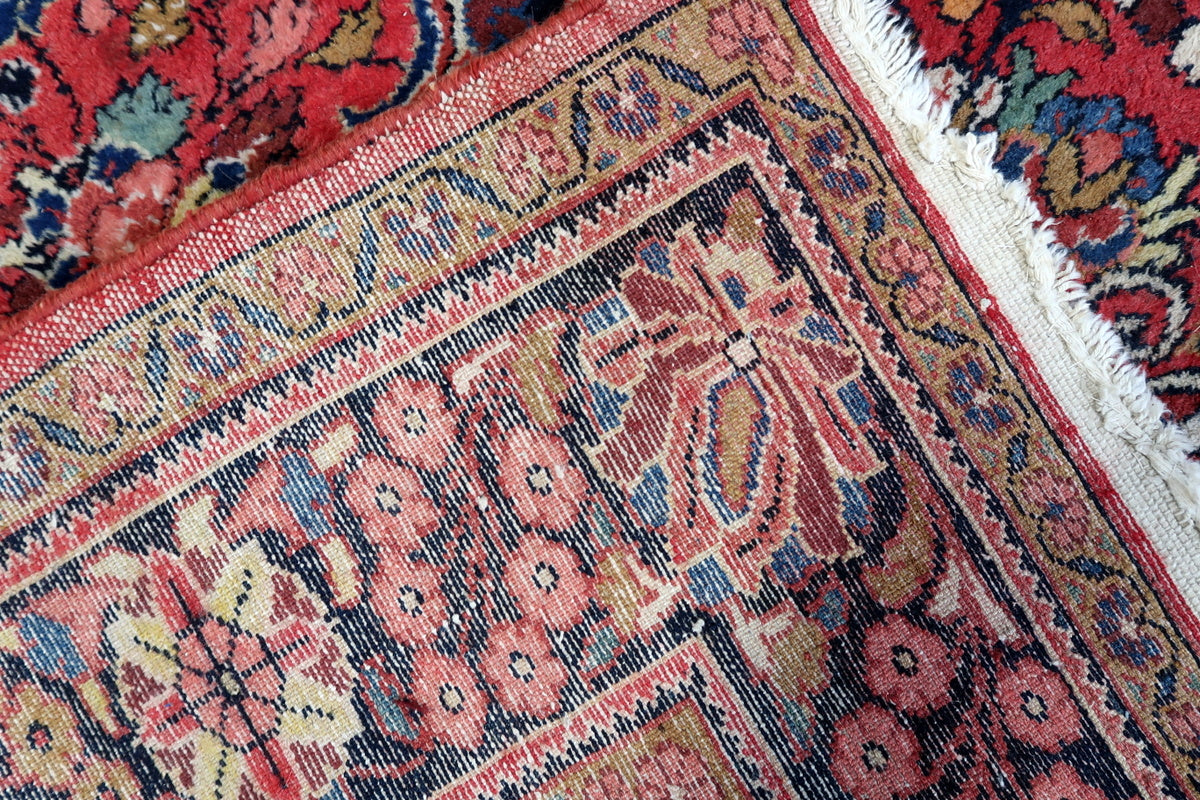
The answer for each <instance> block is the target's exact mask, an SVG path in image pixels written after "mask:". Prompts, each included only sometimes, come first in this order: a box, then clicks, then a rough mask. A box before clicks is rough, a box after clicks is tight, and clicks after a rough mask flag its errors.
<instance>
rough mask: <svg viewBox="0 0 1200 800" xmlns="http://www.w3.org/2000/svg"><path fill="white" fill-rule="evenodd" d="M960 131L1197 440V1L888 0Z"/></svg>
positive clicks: (1199, 284) (1199, 293) (1199, 187)
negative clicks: (976, 144) (1025, 190)
mask: <svg viewBox="0 0 1200 800" xmlns="http://www.w3.org/2000/svg"><path fill="white" fill-rule="evenodd" d="M897 8H898V9H899V10H901V11H903V12H904V13H905V15H906V16H907V17H908V18H909V19H911V21H912V23H913V24H914V26H915V28H916V32H917V34H918V39H919V41H920V43H921V46H922V47H923V48H924V49H925V53H926V54H925V65H926V67H927V68H928V69H929V70H930V72H931V75H932V78H933V83H934V84H935V90H936V91H937V92H938V93H939V94H940V95H941V97H942V99H943V102H945V103H946V104H948V105H949V106H950V108H951V123H952V124H953V125H954V127H955V128H957V129H960V130H970V131H975V132H980V133H995V134H996V136H997V137H998V139H999V147H998V148H997V150H996V158H995V163H996V167H997V168H998V169H999V170H1000V171H1001V172H1002V173H1003V174H1004V175H1005V176H1007V177H1010V178H1014V179H1016V178H1023V179H1025V180H1027V181H1028V182H1029V185H1030V196H1031V197H1032V198H1033V199H1034V201H1035V202H1036V203H1037V205H1038V207H1039V208H1040V209H1041V210H1042V212H1043V213H1044V214H1047V215H1049V216H1052V217H1053V218H1054V219H1055V220H1056V221H1057V231H1058V236H1059V240H1060V241H1061V242H1062V243H1063V244H1064V245H1066V246H1067V247H1068V248H1069V249H1070V250H1071V253H1072V255H1073V256H1074V258H1075V260H1076V262H1077V263H1078V265H1079V268H1080V270H1081V273H1082V276H1083V280H1084V283H1085V285H1086V286H1087V290H1088V294H1089V297H1090V301H1091V305H1092V308H1093V309H1094V310H1095V311H1096V312H1097V313H1099V314H1100V315H1101V316H1102V317H1104V318H1105V319H1107V320H1109V321H1110V322H1112V323H1113V324H1114V325H1115V326H1116V329H1117V331H1118V332H1119V333H1120V335H1121V339H1122V342H1123V344H1124V346H1125V350H1126V352H1127V353H1128V354H1129V356H1130V357H1131V358H1132V359H1134V360H1135V361H1136V362H1138V363H1139V364H1140V365H1141V366H1142V368H1143V369H1144V371H1145V373H1146V375H1147V378H1148V384H1149V387H1150V389H1151V390H1152V391H1153V392H1154V394H1155V395H1156V396H1157V397H1158V398H1159V399H1160V400H1161V401H1162V402H1163V403H1164V404H1165V405H1166V408H1167V409H1168V410H1169V413H1170V418H1171V419H1173V420H1175V421H1176V422H1178V423H1180V424H1182V425H1184V426H1185V427H1186V428H1187V429H1188V430H1189V432H1190V438H1191V441H1192V444H1193V447H1194V448H1196V449H1198V450H1200V278H1198V273H1197V270H1200V267H1198V266H1197V253H1198V252H1200V249H1198V246H1200V229H1198V228H1197V218H1200V183H1198V175H1200V171H1198V169H1197V163H1198V162H1197V148H1198V147H1200V87H1197V86H1196V83H1197V81H1200V3H1197V2H1195V0H1124V1H1123V2H1113V1H1112V0H1086V2H1081V1H1080V0H1056V1H1055V2H1027V1H1026V0H1023V1H1022V2H1004V3H1002V2H994V1H993V0H986V1H981V0H966V1H965V2H960V1H959V0H900V2H898V3H897Z"/></svg>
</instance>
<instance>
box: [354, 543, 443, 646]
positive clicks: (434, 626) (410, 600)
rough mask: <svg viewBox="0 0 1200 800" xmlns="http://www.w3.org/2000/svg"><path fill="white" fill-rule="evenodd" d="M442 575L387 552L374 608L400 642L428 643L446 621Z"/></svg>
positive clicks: (376, 584) (376, 583) (374, 591)
mask: <svg viewBox="0 0 1200 800" xmlns="http://www.w3.org/2000/svg"><path fill="white" fill-rule="evenodd" d="M440 580H441V575H439V574H438V572H437V570H435V569H434V568H433V567H431V566H429V565H428V564H423V563H420V562H416V561H410V560H408V559H407V558H405V557H404V556H401V555H395V554H392V553H388V552H386V551H385V552H384V553H383V555H382V556H381V557H380V560H379V570H378V571H377V572H376V573H375V578H374V581H373V582H372V590H371V607H372V608H374V609H375V611H376V612H377V613H378V614H379V615H380V616H381V617H383V626H384V628H385V629H386V630H387V632H388V633H389V634H391V635H392V637H393V638H395V639H396V641H398V642H404V643H406V644H413V643H418V642H429V641H431V640H432V639H433V638H434V636H436V635H437V630H438V628H440V627H441V626H442V624H443V623H444V622H445V621H446V598H445V595H443V594H442V588H441V586H440V585H439V584H440Z"/></svg>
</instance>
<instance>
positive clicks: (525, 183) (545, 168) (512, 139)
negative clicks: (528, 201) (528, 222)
mask: <svg viewBox="0 0 1200 800" xmlns="http://www.w3.org/2000/svg"><path fill="white" fill-rule="evenodd" d="M496 139H497V146H496V167H497V168H498V169H499V170H500V174H501V175H503V176H504V178H505V182H506V183H507V184H508V188H509V191H511V192H512V193H513V194H515V195H520V196H522V197H524V196H525V195H526V194H528V193H529V190H530V189H531V188H532V187H533V185H534V183H535V182H536V180H537V178H538V177H539V175H540V174H541V173H542V172H549V173H551V174H553V175H562V174H563V173H565V172H566V171H567V159H566V157H565V156H564V155H563V153H562V150H560V149H559V147H558V144H557V143H556V142H555V141H554V134H552V133H550V131H547V130H543V129H541V128H536V127H534V126H533V125H531V124H530V123H529V122H528V121H527V120H523V119H522V120H518V122H517V123H516V124H515V125H514V126H512V127H511V128H505V129H504V130H503V131H501V132H500V135H499V136H497V137H496Z"/></svg>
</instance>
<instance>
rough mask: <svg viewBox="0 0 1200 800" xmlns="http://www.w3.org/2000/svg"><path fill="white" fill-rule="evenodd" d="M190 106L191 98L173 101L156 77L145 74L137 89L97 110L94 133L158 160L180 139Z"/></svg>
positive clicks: (151, 73)
mask: <svg viewBox="0 0 1200 800" xmlns="http://www.w3.org/2000/svg"><path fill="white" fill-rule="evenodd" d="M191 104H192V101H191V99H190V98H184V99H182V100H181V99H179V98H176V97H175V96H174V95H173V94H172V93H171V89H170V87H169V86H166V85H165V84H163V83H162V82H160V81H159V79H158V76H156V75H155V74H154V73H153V72H147V73H146V74H145V75H143V76H142V80H141V82H140V83H138V85H137V86H135V87H133V88H132V89H125V90H124V91H122V92H121V93H120V94H118V95H117V96H116V98H115V99H114V100H113V102H112V103H111V104H110V105H107V106H105V107H104V108H101V109H99V110H98V111H96V131H97V133H98V134H99V135H100V136H101V137H106V138H108V139H110V140H112V141H113V142H118V143H123V144H129V145H135V146H137V147H139V148H141V149H142V150H143V151H145V153H146V155H147V156H149V157H150V158H158V157H160V156H163V155H166V153H167V151H169V150H170V149H171V148H172V147H174V146H175V145H176V144H177V143H178V142H179V140H180V139H181V138H182V137H183V134H184V130H185V128H184V124H183V121H184V120H185V119H187V116H188V113H189V112H190V110H191Z"/></svg>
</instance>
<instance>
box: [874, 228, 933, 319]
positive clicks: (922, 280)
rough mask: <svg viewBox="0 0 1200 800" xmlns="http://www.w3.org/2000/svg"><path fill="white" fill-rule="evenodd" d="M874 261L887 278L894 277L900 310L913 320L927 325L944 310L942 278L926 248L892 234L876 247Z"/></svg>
mask: <svg viewBox="0 0 1200 800" xmlns="http://www.w3.org/2000/svg"><path fill="white" fill-rule="evenodd" d="M875 264H876V266H877V267H878V269H879V270H880V271H881V272H883V273H884V274H885V275H886V276H887V277H888V278H889V279H890V280H894V281H896V286H897V291H898V292H899V294H900V296H901V298H902V303H903V306H904V311H905V313H906V315H907V317H908V318H909V319H911V320H912V321H913V322H914V323H915V324H917V325H929V324H931V323H933V322H936V321H937V318H938V317H939V316H941V315H942V314H944V313H945V311H946V308H945V304H944V302H943V301H942V287H943V284H944V279H943V278H942V276H941V274H940V273H939V272H938V271H937V270H936V269H935V268H934V266H933V257H932V256H930V255H929V253H928V252H926V251H925V250H921V249H919V248H917V247H914V246H913V245H912V244H911V243H910V242H908V241H906V240H904V239H900V238H895V239H892V240H891V241H889V242H888V243H887V244H886V245H885V246H883V247H881V248H880V250H879V254H878V256H877V258H876V260H875Z"/></svg>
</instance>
